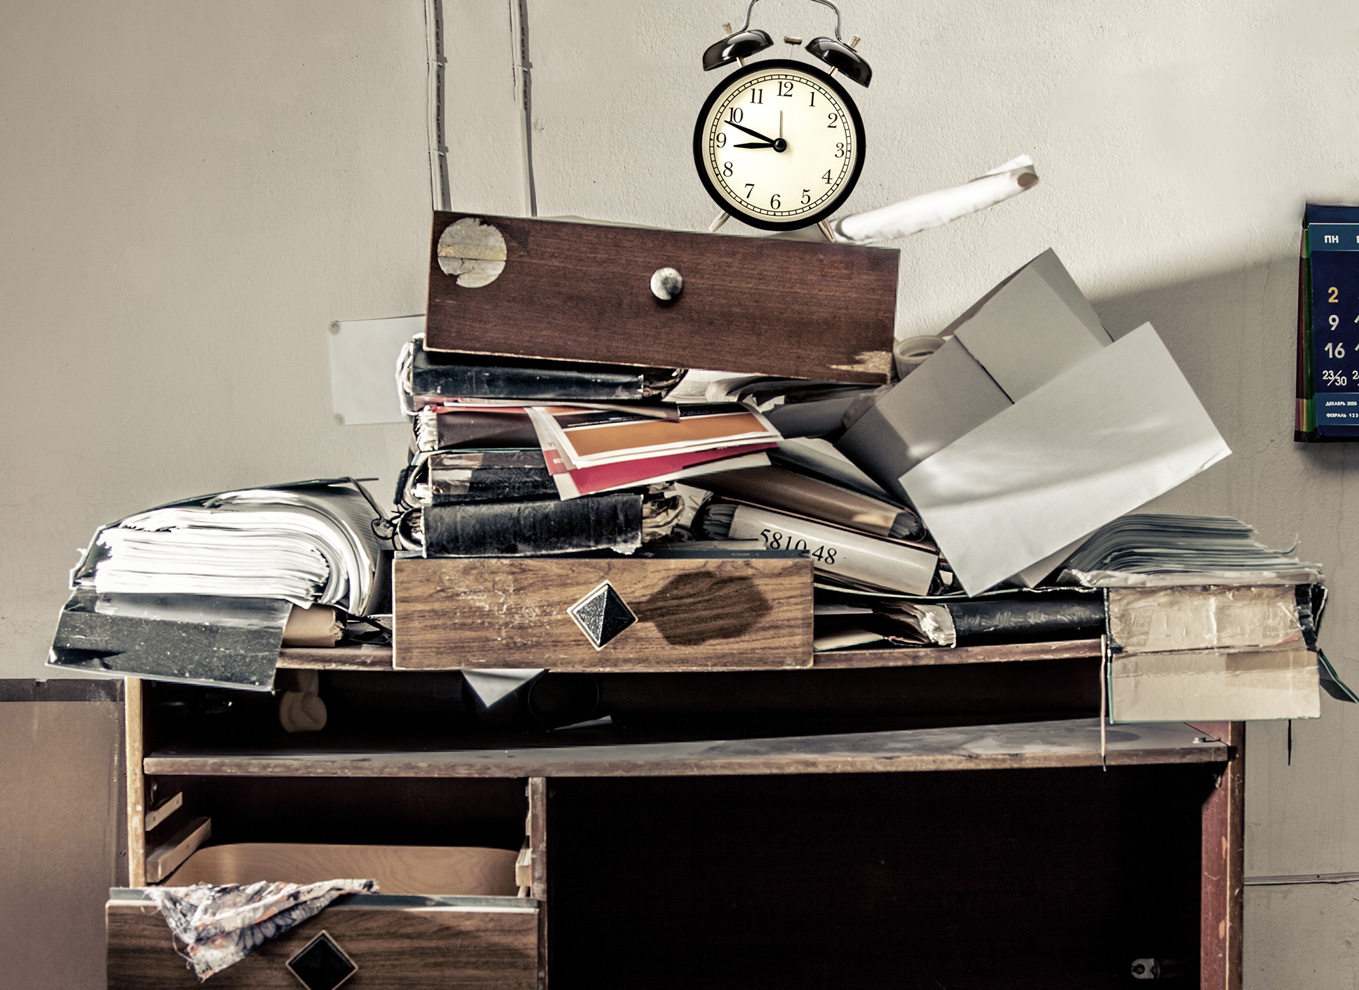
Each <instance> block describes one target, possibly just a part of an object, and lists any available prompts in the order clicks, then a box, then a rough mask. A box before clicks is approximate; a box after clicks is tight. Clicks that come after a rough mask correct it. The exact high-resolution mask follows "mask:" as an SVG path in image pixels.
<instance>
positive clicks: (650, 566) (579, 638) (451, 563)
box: [392, 557, 812, 671]
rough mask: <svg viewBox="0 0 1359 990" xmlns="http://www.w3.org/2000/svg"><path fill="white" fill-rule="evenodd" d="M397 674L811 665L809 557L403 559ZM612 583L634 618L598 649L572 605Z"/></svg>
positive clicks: (396, 594) (396, 617) (396, 590)
mask: <svg viewBox="0 0 1359 990" xmlns="http://www.w3.org/2000/svg"><path fill="white" fill-rule="evenodd" d="M392 571H393V573H392V585H393V589H392V596H393V622H394V626H395V635H394V655H393V663H394V666H395V667H396V669H398V670H434V669H451V668H477V667H492V668H502V667H521V668H530V669H536V668H542V667H546V668H550V669H552V670H589V671H629V670H635V671H642V670H760V669H767V668H778V667H806V666H808V665H809V664H810V663H811V662H812V570H811V561H809V560H806V559H802V558H796V559H788V558H758V557H753V558H746V559H735V558H724V559H718V560H702V561H695V560H692V559H689V560H680V559H665V560H662V559H641V558H629V557H610V558H580V557H573V558H545V557H528V558H496V557H469V558H430V559H423V558H407V559H399V560H397V561H395V562H394V565H393V569H392ZM604 581H608V582H609V584H611V585H612V586H613V588H614V590H615V591H616V592H617V594H618V595H619V597H621V598H622V600H623V601H624V602H626V603H627V605H628V607H629V608H631V610H632V611H633V612H634V613H635V614H636V619H637V621H636V622H634V623H633V624H632V625H630V626H629V627H627V628H626V629H624V630H623V631H622V632H621V633H619V634H618V635H617V636H616V637H615V638H614V639H612V640H610V641H609V642H608V643H607V644H606V645H604V646H603V647H602V648H600V649H596V648H595V646H594V644H593V643H592V642H591V641H590V639H589V638H588V637H587V636H586V634H585V633H584V632H583V631H582V629H581V627H580V626H579V625H578V624H577V623H576V621H575V620H574V619H573V618H572V617H571V615H570V614H569V613H568V611H567V610H568V609H569V608H570V607H571V606H573V605H575V604H576V603H577V602H579V601H580V600H581V599H582V598H584V597H585V596H587V595H589V594H590V593H591V592H593V591H594V590H595V589H597V588H598V587H599V586H600V585H601V583H602V582H604Z"/></svg>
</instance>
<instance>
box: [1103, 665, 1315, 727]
mask: <svg viewBox="0 0 1359 990" xmlns="http://www.w3.org/2000/svg"><path fill="white" fill-rule="evenodd" d="M1109 714H1110V719H1111V720H1112V721H1114V722H1240V721H1248V720H1251V719H1279V718H1317V717H1319V716H1320V715H1321V693H1320V678H1319V674H1318V670H1317V655H1316V654H1315V653H1313V652H1312V651H1310V650H1302V649H1298V650H1288V649H1285V650H1249V651H1226V650H1180V651H1177V652H1173V653H1143V654H1138V655H1135V656H1122V657H1114V658H1113V659H1112V660H1110V662H1109Z"/></svg>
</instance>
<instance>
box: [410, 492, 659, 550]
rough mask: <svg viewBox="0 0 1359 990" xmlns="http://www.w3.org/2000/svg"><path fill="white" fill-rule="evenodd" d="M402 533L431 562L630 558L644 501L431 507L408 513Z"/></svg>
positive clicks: (622, 498) (610, 497)
mask: <svg viewBox="0 0 1359 990" xmlns="http://www.w3.org/2000/svg"><path fill="white" fill-rule="evenodd" d="M399 531H400V534H401V536H402V539H403V542H406V543H407V544H408V545H411V546H415V547H418V548H419V549H420V552H421V554H422V555H423V556H425V557H486V556H500V557H522V556H530V555H537V554H561V553H575V552H578V551H582V550H617V551H621V552H630V551H632V550H635V549H636V548H637V547H639V546H641V544H642V496H641V495H639V494H636V493H633V492H611V493H608V494H604V495H587V496H583V497H581V498H577V499H571V500H569V501H560V500H557V499H535V500H531V501H523V502H470V503H458V504H445V505H428V506H423V507H421V508H416V509H411V510H409V511H407V512H406V513H405V514H404V515H403V516H402V517H401V522H400V530H399Z"/></svg>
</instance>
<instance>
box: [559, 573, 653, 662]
mask: <svg viewBox="0 0 1359 990" xmlns="http://www.w3.org/2000/svg"><path fill="white" fill-rule="evenodd" d="M566 611H567V613H568V614H569V615H570V616H571V618H573V619H575V620H576V625H578V626H580V628H581V631H582V632H583V633H585V636H586V638H588V639H589V640H590V642H591V643H592V644H594V648H595V649H596V650H602V649H603V648H604V647H605V646H607V645H608V644H609V642H610V641H612V640H613V639H614V638H615V637H616V636H617V635H618V634H619V633H621V632H622V631H623V630H624V629H626V628H628V626H630V625H632V624H633V623H634V622H636V621H637V616H636V615H635V614H634V613H633V611H632V609H630V608H629V607H628V603H627V602H625V601H623V597H622V596H621V595H619V594H618V592H617V591H616V590H614V586H613V585H611V584H610V583H609V582H608V581H604V582H602V583H601V584H600V585H599V587H597V588H595V589H594V590H593V591H591V592H590V593H589V594H588V595H586V596H585V597H584V598H582V599H581V600H580V601H578V602H576V604H574V605H572V606H571V607H570V608H568V609H567V610H566Z"/></svg>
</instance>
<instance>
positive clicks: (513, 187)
mask: <svg viewBox="0 0 1359 990" xmlns="http://www.w3.org/2000/svg"><path fill="white" fill-rule="evenodd" d="M843 7H844V34H845V35H846V36H847V37H848V36H849V35H851V34H859V35H862V37H863V42H862V44H861V51H862V52H863V53H864V55H865V56H866V57H867V58H868V59H869V60H870V61H871V62H872V64H873V66H874V69H875V71H876V78H875V80H874V83H873V86H872V87H871V88H870V89H869V90H867V91H864V92H862V93H856V95H858V96H859V104H860V107H861V109H862V111H863V113H864V116H865V119H866V123H867V127H868V129H869V134H870V142H871V143H870V146H869V156H868V164H867V165H866V167H865V171H864V174H863V178H862V180H861V182H860V185H859V188H858V190H857V192H856V193H855V195H854V196H853V198H852V200H851V202H850V204H849V208H850V209H868V208H872V207H874V206H878V205H882V204H885V203H888V202H891V201H895V200H898V199H901V198H904V197H906V196H909V195H912V194H915V193H918V192H922V191H926V190H929V189H934V188H938V187H940V186H945V185H952V184H954V183H956V182H959V181H962V180H964V179H967V178H969V177H971V176H973V175H976V174H978V173H980V172H982V171H984V170H986V169H987V168H990V167H991V166H994V165H996V164H999V163H1000V162H1002V161H1005V160H1006V159H1008V158H1010V157H1012V156H1013V155H1016V154H1019V153H1020V152H1027V153H1029V154H1031V155H1032V156H1033V157H1034V159H1035V160H1036V162H1037V166H1038V170H1039V173H1040V175H1041V176H1042V182H1041V184H1040V185H1039V186H1038V187H1037V188H1035V189H1034V190H1032V191H1030V192H1028V193H1026V194H1024V195H1023V196H1022V197H1020V198H1019V199H1017V200H1015V201H1013V202H1010V203H1006V204H1003V205H1001V206H999V207H997V208H995V209H993V210H991V211H989V212H987V213H985V214H981V215H978V216H975V217H971V218H968V219H965V220H962V221H960V222H958V223H955V224H953V225H951V226H949V227H946V228H941V229H938V230H933V231H927V232H925V233H922V234H920V235H917V236H916V237H913V238H910V239H908V240H905V241H903V242H901V243H899V244H897V245H895V246H897V247H899V248H900V249H901V251H902V262H901V298H900V305H899V317H898V319H899V324H900V326H899V332H900V333H902V334H906V333H913V332H917V331H931V330H935V329H938V328H939V327H940V326H941V325H942V324H943V323H945V322H947V321H948V320H949V319H950V318H952V317H953V316H954V315H956V314H957V313H958V312H959V311H961V310H962V309H963V308H964V307H965V306H966V305H968V304H969V303H970V302H972V301H973V300H974V299H975V298H976V297H977V296H979V295H980V294H981V293H982V292H983V291H985V290H986V289H987V288H989V287H990V286H991V285H992V284H994V283H995V282H996V281H997V280H998V279H1000V278H1001V277H1003V276H1004V275H1006V274H1007V273H1009V272H1010V271H1012V270H1013V269H1014V268H1016V267H1018V266H1019V265H1020V264H1022V263H1024V262H1025V261H1027V260H1028V259H1029V258H1031V257H1033V256H1034V255H1036V254H1038V253H1039V252H1040V251H1042V250H1043V249H1045V248H1047V247H1049V246H1050V247H1053V248H1055V249H1056V250H1057V252H1058V253H1059V254H1060V256H1061V257H1062V258H1063V260H1064V261H1065V263H1066V264H1067V266H1068V267H1069V269H1070V270H1071V272H1072V273H1073V275H1074V276H1075V278H1076V280H1077V282H1078V283H1079V284H1080V285H1081V286H1082V287H1083V288H1084V289H1085V290H1086V292H1087V294H1088V295H1089V296H1090V297H1091V298H1092V300H1093V301H1094V302H1095V304H1096V308H1097V309H1098V311H1099V312H1100V314H1101V316H1102V317H1103V318H1104V320H1105V322H1106V323H1107V324H1108V326H1109V328H1110V329H1111V330H1112V331H1113V332H1114V334H1115V335H1119V334H1122V333H1125V332H1127V331H1128V330H1130V329H1132V328H1133V327H1135V326H1137V325H1139V324H1140V323H1142V322H1144V321H1146V320H1150V321H1151V322H1153V323H1154V324H1155V326H1156V327H1157V329H1158V330H1159V331H1160V333H1161V335H1162V337H1163V338H1164V339H1165V341H1166V343H1167V345H1168V346H1169V347H1170V349H1171V351H1172V353H1173V354H1174V355H1175V356H1176V358H1177V359H1178V360H1179V362H1180V363H1181V366H1182V367H1183V369H1184V371H1185V373H1186V375H1187V376H1188V378H1189V380H1190V382H1191V383H1192V384H1193V385H1194V387H1195V388H1196V390H1197V391H1198V393H1199V395H1200V397H1201V398H1202V399H1203V401H1204V404H1205V405H1206V406H1207V408H1208V410H1209V412H1210V413H1211V414H1212V415H1213V417H1214V419H1215V421H1216V422H1217V423H1218V426H1219V428H1220V429H1221V430H1222V432H1223V434H1224V436H1225V437H1226V438H1227V441H1228V442H1229V444H1230V445H1231V446H1232V447H1233V449H1234V450H1235V454H1234V456H1232V457H1231V458H1229V459H1228V460H1227V461H1225V462H1224V463H1222V464H1220V465H1217V466H1215V467H1214V468H1212V469H1211V470H1210V471H1208V472H1207V473H1206V474H1204V475H1203V476H1201V477H1200V478H1198V479H1195V480H1194V481H1192V482H1191V483H1189V484H1186V485H1184V486H1183V487H1182V488H1180V489H1178V490H1177V491H1175V492H1173V493H1172V494H1170V495H1169V496H1167V497H1165V498H1163V499H1162V500H1161V501H1160V502H1159V503H1158V504H1159V506H1160V507H1162V508H1165V509H1170V510H1184V511H1200V512H1221V513H1226V514H1232V515H1237V516H1240V517H1242V518H1244V519H1246V520H1248V521H1250V522H1252V523H1254V524H1255V525H1257V526H1258V527H1259V528H1260V530H1261V532H1262V534H1263V536H1264V537H1265V538H1266V539H1267V540H1269V541H1271V542H1274V543H1279V544H1287V543H1291V542H1292V541H1293V540H1294V539H1297V540H1298V541H1299V544H1300V548H1301V552H1302V554H1303V555H1304V556H1307V557H1309V558H1315V559H1317V560H1320V561H1321V562H1322V563H1324V564H1325V566H1326V570H1327V574H1328V578H1329V584H1330V587H1331V590H1332V604H1331V607H1330V609H1329V611H1328V614H1327V622H1326V628H1325V633H1324V636H1323V646H1324V647H1325V648H1326V650H1327V652H1328V654H1329V655H1330V656H1331V658H1332V659H1333V660H1334V661H1335V663H1336V664H1337V666H1338V667H1339V668H1340V669H1341V672H1342V674H1344V675H1346V676H1348V677H1349V678H1350V679H1351V680H1352V681H1359V647H1356V646H1355V642H1356V640H1355V635H1354V634H1355V632H1356V631H1357V630H1356V622H1359V618H1356V615H1355V610H1354V609H1353V608H1352V606H1351V604H1350V603H1352V602H1353V601H1354V600H1355V596H1356V595H1359V560H1356V558H1355V557H1352V556H1351V555H1350V553H1349V551H1350V549H1351V545H1352V543H1351V539H1350V538H1349V537H1348V535H1347V530H1348V524H1349V523H1350V522H1351V521H1353V520H1356V519H1359V515H1356V513H1359V506H1356V504H1355V502H1356V499H1359V487H1356V486H1354V485H1349V486H1347V485H1346V479H1347V477H1349V476H1351V473H1350V471H1349V468H1350V462H1352V461H1354V462H1355V463H1356V465H1359V461H1356V457H1359V455H1356V454H1355V453H1354V452H1353V449H1352V448H1351V447H1349V446H1348V445H1333V446H1327V447H1316V448H1309V447H1300V446H1295V445H1294V444H1293V443H1292V441H1291V438H1290V431H1291V423H1292V402H1293V327H1294V314H1295V306H1296V269H1297V263H1296V252H1297V236H1298V222H1299V218H1300V214H1301V209H1302V204H1303V203H1304V202H1305V201H1307V200H1309V199H1310V200H1314V201H1327V202H1359V173H1356V172H1355V170H1354V164H1353V163H1354V162H1355V161H1356V159H1359V131H1356V129H1355V128H1354V126H1353V107H1354V106H1355V102H1356V97H1357V96H1359V92H1357V90H1359V63H1356V61H1355V59H1354V57H1353V52H1354V49H1355V43H1356V41H1359V10H1356V8H1355V7H1354V6H1353V5H1352V4H1350V3H1346V2H1344V0H1296V2H1291V3H1287V4H1282V3H1278V2H1274V0H1129V2H1127V3H1124V4H1120V5H1110V4H1106V3H1095V2H1091V0H1065V2H1062V0H1056V2H1051V3H1047V4H1036V5H1035V4H1029V5H1013V4H1003V3H999V2H995V0H970V2H966V3H958V2H947V0H921V2H919V3H914V4H889V3H882V2H879V3H869V2H867V0H844V3H843ZM740 8H741V4H740V2H739V0H692V2H688V3H685V4H683V5H682V6H676V5H673V4H671V5H666V4H638V3H629V2H622V0H589V2H587V0H579V2H575V3H565V2H562V0H555V2H553V0H522V2H521V0H500V2H492V0H447V2H446V4H445V6H444V19H445V25H444V27H445V33H446V39H447V44H446V48H447V50H448V53H449V58H450V63H449V67H448V93H449V99H450V110H449V120H450V122H451V126H450V130H449V145H450V147H449V172H450V180H451V186H452V203H453V205H454V206H456V207H458V208H467V209H475V210H485V211H488V212H490V211H501V212H511V213H524V212H528V210H529V207H530V200H529V194H528V190H529V188H530V182H529V176H528V175H527V174H526V172H525V170H524V165H523V162H524V156H523V144H522V140H521V138H522V126H521V124H522V121H521V118H520V116H519V114H520V109H519V108H520V103H519V94H518V88H517V86H518V79H517V76H516V72H517V70H516V68H515V59H516V57H517V53H518V52H519V50H520V45H519V42H520V34H519V32H520V30H521V29H526V30H527V37H528V48H529V57H530V61H531V66H532V70H531V81H532V85H531V88H530V94H531V98H532V114H531V123H532V163H533V170H532V182H531V187H532V190H533V195H534V197H535V199H536V207H537V212H538V213H539V214H540V215H544V216H548V215H562V214H570V215H577V216H584V217H591V218H598V219H606V220H621V221H631V222H638V223H648V224H656V225H665V226H672V227H678V228H681V229H690V230H697V229H703V228H704V227H705V226H706V224H707V222H708V221H709V220H710V219H711V217H712V216H713V214H714V213H715V208H714V207H713V205H712V204H711V203H710V202H709V201H708V200H707V198H706V196H705V195H704V193H703V192H702V190H701V187H700V186H699V184H698V182H697V181H696V178H695V177H694V176H693V175H692V172H691V169H692V164H691V158H690V152H689V137H690V132H691V128H692V117H693V114H694V113H695V112H696V109H697V107H698V105H699V103H700V101H701V99H702V96H703V94H704V93H705V92H706V91H707V89H708V88H710V87H711V86H712V85H713V84H714V82H715V80H714V79H713V78H712V77H711V76H706V75H705V74H704V73H702V72H701V71H700V69H699V61H698V58H699V54H700V53H701V51H702V50H703V48H704V47H705V46H706V45H707V44H709V43H710V42H712V41H714V40H716V39H717V37H718V36H719V35H720V34H722V33H723V32H722V29H721V25H722V23H723V22H726V21H733V20H735V21H739V20H740V19H741V16H742V11H741V9H740ZM754 23H755V24H756V26H763V27H764V28H765V29H766V30H768V31H769V32H770V33H771V34H772V35H774V36H775V37H776V38H778V37H782V36H783V35H784V34H798V35H802V36H804V37H809V36H812V35H814V34H822V33H830V30H831V26H832V18H831V14H830V12H829V11H828V10H826V9H825V8H823V7H814V6H812V5H811V4H808V3H806V2H805V0H764V2H762V3H760V4H758V5H757V6H756V8H755V17H754ZM776 52H777V53H778V54H780V55H783V54H787V53H788V49H787V48H786V47H785V46H783V45H779V46H777V47H776ZM424 59H425V34H424V9H423V7H422V4H421V3H420V2H419V0H400V2H391V3H360V2H357V0H352V2H329V3H325V4H321V3H303V2H294V3H290V4H286V5H280V4H271V3H260V2H256V3H236V4H232V5H230V6H223V5H216V6H212V5H208V4H204V3H159V4H157V3H146V2H142V3H136V2H133V3H124V4H119V5H117V6H116V7H110V6H108V5H102V4H95V3H92V2H80V3H78V2H71V3H67V4H64V5H46V6H39V5H24V6H21V5H17V4H9V5H5V6H4V7H3V8H0V122H3V126H4V134H5V139H4V140H3V142H0V176H3V177H4V179H5V182H4V187H3V190H0V224H2V225H3V229H4V230H5V232H6V237H5V238H4V241H3V246H0V261H2V262H3V264H2V265H0V271H2V272H3V276H0V313H3V314H4V319H5V320H6V330H5V334H6V336H5V342H6V351H7V358H8V360H7V361H6V362H5V363H4V367H3V370H0V374H3V376H4V385H3V389H0V403H3V404H4V422H5V426H6V439H5V452H6V460H7V462H8V463H7V470H6V472H5V476H4V478H3V480H0V486H2V487H0V491H3V496H2V497H3V500H4V505H5V508H6V510H7V512H6V519H5V522H4V526H5V537H4V543H5V554H4V560H3V564H0V568H2V569H0V581H3V585H2V586H0V602H3V603H4V604H3V605H2V606H0V644H3V645H0V650H2V651H3V652H0V674H4V675H8V676H16V675H24V676H28V675H36V674H38V673H39V671H40V666H39V665H40V663H41V661H42V658H43V655H44V653H45V650H46V645H47V641H48V638H49V637H50V634H51V629H52V624H53V621H54V619H55V615H56V611H57V609H58V608H59V606H60V603H61V601H62V600H63V597H64V590H63V581H64V578H65V575H66V572H67V571H68V570H69V568H70V567H71V566H72V565H73V563H74V562H75V556H76V550H77V548H79V547H81V546H83V545H84V544H85V541H86V540H87V539H88V537H89V534H90V533H91V532H92V531H93V529H94V527H95V526H96V525H98V524H99V523H101V522H104V521H107V520H110V519H114V518H117V517H118V516H120V515H123V514H126V513H127V512H130V511H133V510H135V509H139V508H144V507H146V506H149V505H153V504H156V503H157V502H159V501H162V500H165V499H168V498H172V497H176V496H181V495H187V494H191V493H197V492H206V491H213V490H218V489H222V488H226V487H230V486H237V485H247V484H251V483H256V482H267V481H279V480H284V479H287V478H295V477H312V476H317V475H324V474H332V473H346V474H349V473H352V474H357V475H361V476H362V475H376V476H379V477H381V478H384V479H390V477H391V476H392V475H393V473H394V471H395V468H396V466H397V465H396V463H395V461H397V460H399V457H400V451H401V444H402V440H403V431H402V429H401V428H400V427H348V428H342V427H337V426H336V425H334V423H333V422H332V421H331V416H330V407H329V386H328V382H327V380H326V372H325V368H326V351H325V346H326V345H325V333H326V327H327V325H328V324H329V322H330V321H331V320H333V319H357V318H364V317H377V316H388V315H401V314H406V313H412V312H419V311H420V309H421V308H422V300H423V253H424V244H425V238H426V231H427V223H428V211H429V204H430V191H429V179H428V170H427V164H426V151H427V141H426V116H425V111H426V106H425V93H426V72H425V63H424ZM729 226H732V225H729ZM385 484H386V482H385V481H384V482H383V484H382V486H381V488H383V489H385ZM1357 720H1359V713H1356V712H1355V711H1354V710H1353V709H1352V708H1348V707H1343V706H1341V705H1339V704H1337V703H1333V702H1330V701H1329V700H1327V701H1325V702H1324V708H1323V717H1322V718H1321V719H1320V720H1318V721H1315V722H1306V723H1304V722H1298V723H1295V724H1294V726H1293V729H1292V751H1291V763H1290V762H1289V753H1288V738H1287V733H1288V727H1287V726H1285V725H1282V724H1257V725H1253V726H1252V727H1251V730H1250V733H1249V739H1250V742H1249V745H1248V766H1249V770H1248V795H1249V797H1248V804H1247V814H1248V820H1249V821H1248V828H1249V836H1248V846H1247V873H1248V874H1251V875H1256V874H1270V875H1277V874H1304V873H1328V872H1338V871H1353V870H1359V814H1357V813H1356V812H1359V789H1356V788H1355V787H1353V786H1351V783H1350V781H1351V779H1352V777H1353V775H1352V774H1350V773H1349V772H1348V768H1347V763H1346V758H1347V756H1348V755H1349V753H1348V750H1347V747H1346V741H1347V737H1348V735H1349V734H1350V733H1355V732H1359V721H1357ZM1351 894H1352V888H1351V887H1349V886H1346V885H1338V886H1333V887H1332V886H1325V887H1311V888H1306V889H1302V888H1268V889H1266V888H1255V889H1251V890H1249V891H1248V896H1247V922H1248V929H1247V945H1246V960H1247V970H1248V973H1247V985H1248V986H1251V987H1258V988H1262V990H1264V988H1270V987H1277V986H1281V985H1288V984H1293V985H1299V986H1326V987H1331V986H1339V985H1348V984H1352V983H1355V982H1356V981H1359V969H1356V966H1355V962H1354V957H1353V952H1352V950H1351V948H1350V946H1349V940H1351V939H1353V938H1354V936H1355V932H1356V929H1359V916H1357V915H1356V912H1355V908H1354V906H1353V905H1354V901H1353V899H1352V896H1351ZM1310 918H1321V919H1324V923H1308V919H1310Z"/></svg>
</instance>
